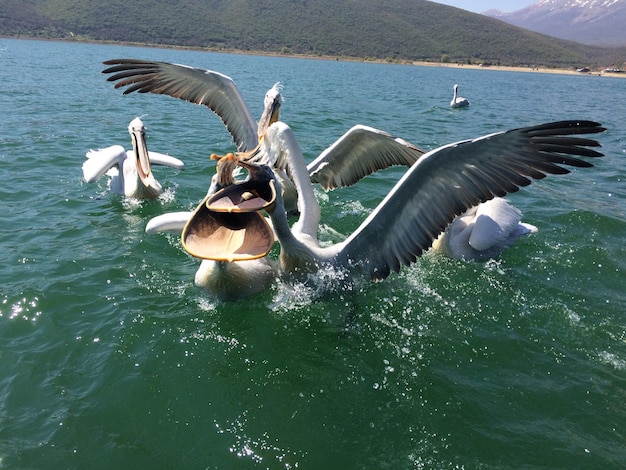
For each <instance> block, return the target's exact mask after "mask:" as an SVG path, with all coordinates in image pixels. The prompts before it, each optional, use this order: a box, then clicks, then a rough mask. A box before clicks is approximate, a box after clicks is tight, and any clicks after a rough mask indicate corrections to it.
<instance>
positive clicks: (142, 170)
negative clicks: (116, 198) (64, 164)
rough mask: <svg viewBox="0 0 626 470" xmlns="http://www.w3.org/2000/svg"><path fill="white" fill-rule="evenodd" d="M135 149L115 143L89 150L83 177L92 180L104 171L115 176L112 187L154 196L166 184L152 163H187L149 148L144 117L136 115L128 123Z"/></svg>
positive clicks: (133, 194) (175, 165) (180, 165)
mask: <svg viewBox="0 0 626 470" xmlns="http://www.w3.org/2000/svg"><path fill="white" fill-rule="evenodd" d="M128 132H129V133H130V137H131V141H132V146H133V149H132V150H128V151H126V150H124V147H122V146H121V145H112V146H111V147H107V148H104V149H99V150H90V151H89V152H87V154H86V157H87V160H85V162H84V163H83V177H84V178H85V181H86V182H87V183H92V182H94V181H96V180H97V179H99V178H100V177H101V176H103V175H104V174H107V175H109V176H110V177H111V179H110V180H109V188H110V189H111V191H113V192H115V193H118V194H122V195H124V196H126V197H129V198H135V199H154V198H156V197H157V196H158V195H159V194H161V192H162V191H163V188H162V187H161V184H159V182H158V181H157V180H156V179H155V178H154V176H153V174H152V169H151V166H150V165H151V163H152V164H155V165H166V166H169V167H172V168H177V169H179V170H182V169H183V168H184V167H185V164H184V163H183V162H182V161H180V160H179V159H178V158H174V157H170V156H169V155H164V154H161V153H157V152H148V148H147V146H146V128H145V127H144V125H143V122H141V119H139V118H135V119H133V120H132V121H131V122H130V124H129V125H128Z"/></svg>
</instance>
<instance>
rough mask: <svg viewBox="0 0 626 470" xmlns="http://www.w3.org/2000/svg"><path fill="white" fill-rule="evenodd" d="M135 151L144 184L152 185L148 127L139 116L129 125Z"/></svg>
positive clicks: (138, 169) (140, 176) (138, 170)
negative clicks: (147, 141)
mask: <svg viewBox="0 0 626 470" xmlns="http://www.w3.org/2000/svg"><path fill="white" fill-rule="evenodd" d="M128 131H129V132H130V137H131V141H132V144H133V151H134V152H135V159H136V162H135V163H136V166H137V173H138V174H139V178H140V179H141V182H142V183H143V184H144V186H150V183H151V181H152V180H151V176H152V169H151V168H150V156H149V155H148V147H147V146H146V128H145V127H144V125H143V123H142V122H141V121H140V120H139V118H136V119H133V121H131V123H130V125H129V126H128Z"/></svg>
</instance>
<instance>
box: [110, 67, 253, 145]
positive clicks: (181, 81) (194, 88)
mask: <svg viewBox="0 0 626 470" xmlns="http://www.w3.org/2000/svg"><path fill="white" fill-rule="evenodd" d="M104 64H105V65H109V66H110V67H108V68H106V69H104V70H103V71H102V73H106V74H111V75H110V76H109V77H108V78H107V80H108V81H110V82H116V83H115V88H122V87H127V88H126V89H125V90H124V94H128V93H133V92H137V93H155V94H160V95H169V96H172V97H174V98H179V99H181V100H185V101H189V102H190V103H195V104H200V105H205V106H207V107H208V108H209V109H210V110H211V111H213V112H214V113H215V114H217V115H218V116H219V117H220V119H221V120H222V122H224V124H225V126H226V128H227V129H228V132H230V134H231V135H232V136H233V140H234V142H235V144H236V145H237V148H238V149H239V150H240V151H247V150H252V149H253V148H254V147H255V146H256V145H257V143H258V136H257V124H256V122H255V120H254V118H253V117H252V113H251V112H250V109H249V108H248V106H247V104H246V103H245V101H244V99H243V97H242V96H241V93H240V92H239V89H238V88H237V85H236V84H235V82H234V81H233V80H232V79H231V78H230V77H228V76H226V75H223V74H221V73H219V72H214V71H211V70H204V69H199V68H193V67H188V66H186V65H179V64H170V63H167V62H150V61H145V60H137V59H114V60H107V61H105V62H104Z"/></svg>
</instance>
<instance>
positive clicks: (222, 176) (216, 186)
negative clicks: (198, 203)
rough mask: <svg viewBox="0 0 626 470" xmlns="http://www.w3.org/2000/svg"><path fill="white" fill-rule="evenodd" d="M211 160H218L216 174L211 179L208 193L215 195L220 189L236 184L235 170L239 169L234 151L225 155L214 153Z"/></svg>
mask: <svg viewBox="0 0 626 470" xmlns="http://www.w3.org/2000/svg"><path fill="white" fill-rule="evenodd" d="M211 160H217V165H216V166H215V175H213V178H212V179H211V186H210V188H209V192H208V193H207V195H211V196H212V195H213V194H215V193H216V192H218V191H219V190H220V189H224V188H226V187H227V186H230V185H231V184H235V170H236V169H237V157H236V156H235V154H233V153H227V154H226V155H224V156H220V155H216V154H212V155H211Z"/></svg>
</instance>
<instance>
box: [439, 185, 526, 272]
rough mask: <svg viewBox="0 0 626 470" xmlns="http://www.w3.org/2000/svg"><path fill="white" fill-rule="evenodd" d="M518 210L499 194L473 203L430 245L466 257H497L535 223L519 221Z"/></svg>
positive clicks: (471, 259)
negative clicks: (478, 202) (476, 204)
mask: <svg viewBox="0 0 626 470" xmlns="http://www.w3.org/2000/svg"><path fill="white" fill-rule="evenodd" d="M521 220H522V212H521V211H520V210H519V209H518V208H517V207H515V206H513V205H511V204H510V203H509V202H508V201H506V200H505V199H502V198H501V197H494V198H493V199H490V200H489V201H486V202H483V203H481V204H479V205H478V206H474V207H472V208H470V209H468V210H467V211H465V212H464V213H463V214H461V215H459V216H458V217H456V218H455V219H454V220H453V221H452V223H451V224H450V225H448V226H447V227H446V229H445V230H444V231H443V233H441V235H439V237H438V238H437V239H436V240H435V241H434V242H433V249H435V250H437V251H439V252H441V253H443V254H445V255H447V256H449V257H450V258H456V259H460V260H467V261H487V260H489V259H493V258H497V257H498V256H500V254H501V253H502V252H503V251H504V250H505V249H506V248H509V247H510V246H512V245H513V244H514V243H515V242H516V241H517V240H518V239H519V238H520V237H523V236H524V235H528V234H530V233H536V232H537V230H538V229H537V227H535V226H534V225H531V224H527V223H524V222H522V221H521Z"/></svg>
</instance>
